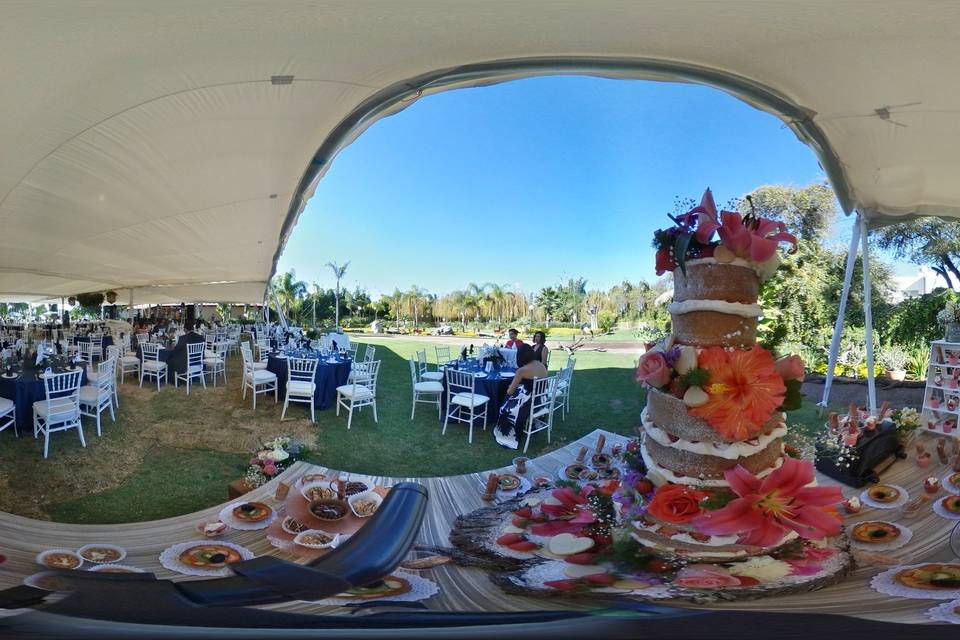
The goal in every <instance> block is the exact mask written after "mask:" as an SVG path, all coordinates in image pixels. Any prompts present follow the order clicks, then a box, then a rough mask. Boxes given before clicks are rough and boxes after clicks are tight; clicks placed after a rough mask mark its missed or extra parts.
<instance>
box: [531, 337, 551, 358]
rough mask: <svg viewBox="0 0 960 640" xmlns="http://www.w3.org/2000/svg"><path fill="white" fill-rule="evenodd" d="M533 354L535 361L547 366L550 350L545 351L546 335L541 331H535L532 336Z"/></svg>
mask: <svg viewBox="0 0 960 640" xmlns="http://www.w3.org/2000/svg"><path fill="white" fill-rule="evenodd" d="M533 353H534V354H535V355H536V356H537V360H539V361H540V362H542V363H543V365H544V366H546V365H547V358H548V356H549V355H550V349H547V334H545V333H544V332H543V331H537V332H536V333H534V334H533Z"/></svg>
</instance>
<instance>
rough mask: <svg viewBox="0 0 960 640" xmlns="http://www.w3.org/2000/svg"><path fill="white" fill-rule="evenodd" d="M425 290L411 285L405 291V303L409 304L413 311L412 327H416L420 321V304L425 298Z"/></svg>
mask: <svg viewBox="0 0 960 640" xmlns="http://www.w3.org/2000/svg"><path fill="white" fill-rule="evenodd" d="M427 295H428V294H427V292H426V290H424V289H421V288H420V287H418V286H417V285H411V286H410V290H409V291H407V293H406V298H407V303H408V304H409V305H410V309H411V310H412V311H413V328H414V329H416V328H417V325H418V324H419V322H420V308H421V305H422V304H423V303H424V301H425V300H426V298H427Z"/></svg>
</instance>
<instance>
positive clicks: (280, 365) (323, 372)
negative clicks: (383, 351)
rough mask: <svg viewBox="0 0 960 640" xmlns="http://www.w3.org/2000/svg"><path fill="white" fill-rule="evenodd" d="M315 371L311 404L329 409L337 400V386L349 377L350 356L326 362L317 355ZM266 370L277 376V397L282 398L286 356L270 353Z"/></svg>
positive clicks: (285, 384)
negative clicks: (317, 360)
mask: <svg viewBox="0 0 960 640" xmlns="http://www.w3.org/2000/svg"><path fill="white" fill-rule="evenodd" d="M317 358H318V359H319V362H318V363H317V371H316V373H315V374H314V382H315V383H316V385H317V387H316V389H315V390H314V392H313V406H314V407H315V408H317V409H329V408H330V407H332V406H334V404H335V403H336V401H337V387H339V386H341V385H344V384H346V383H347V378H349V377H350V367H351V364H352V362H353V361H352V360H351V359H350V358H340V357H337V358H336V362H328V360H327V358H323V357H320V356H317ZM267 371H269V372H270V373H273V374H276V376H277V397H279V398H281V399H282V398H283V397H284V396H285V395H286V393H287V358H286V357H285V356H281V355H280V354H275V353H274V354H270V356H269V357H268V358H267Z"/></svg>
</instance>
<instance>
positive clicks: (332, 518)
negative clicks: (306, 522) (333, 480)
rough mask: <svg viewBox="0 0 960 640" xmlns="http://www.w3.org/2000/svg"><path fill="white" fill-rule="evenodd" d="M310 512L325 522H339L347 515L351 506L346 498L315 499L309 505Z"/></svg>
mask: <svg viewBox="0 0 960 640" xmlns="http://www.w3.org/2000/svg"><path fill="white" fill-rule="evenodd" d="M308 510H309V512H310V514H311V515H312V516H313V517H314V518H317V519H318V520H323V521H324V522H337V521H338V520H343V519H344V518H346V517H347V513H349V511H350V506H349V505H348V504H347V503H346V501H345V500H314V501H313V502H311V503H310V506H309V507H308Z"/></svg>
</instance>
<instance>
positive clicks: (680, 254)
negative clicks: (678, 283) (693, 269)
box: [673, 233, 693, 277]
mask: <svg viewBox="0 0 960 640" xmlns="http://www.w3.org/2000/svg"><path fill="white" fill-rule="evenodd" d="M692 239H693V236H692V235H691V234H689V233H678V234H677V239H676V240H675V241H674V244H673V258H674V260H676V262H677V266H678V267H680V271H681V272H682V273H683V276H684V277H686V276H687V249H688V248H689V247H690V240H692Z"/></svg>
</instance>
